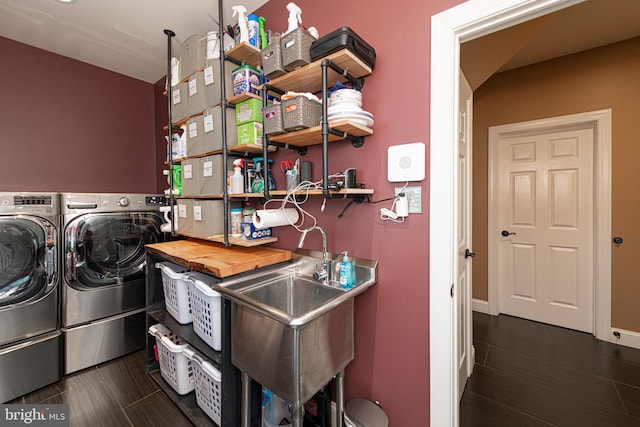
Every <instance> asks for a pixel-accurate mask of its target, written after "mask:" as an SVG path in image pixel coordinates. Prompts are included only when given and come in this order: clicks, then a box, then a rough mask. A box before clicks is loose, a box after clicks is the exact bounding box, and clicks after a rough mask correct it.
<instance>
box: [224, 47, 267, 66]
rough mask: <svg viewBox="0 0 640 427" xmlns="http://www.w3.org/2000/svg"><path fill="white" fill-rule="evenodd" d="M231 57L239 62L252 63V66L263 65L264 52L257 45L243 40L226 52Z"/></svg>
mask: <svg viewBox="0 0 640 427" xmlns="http://www.w3.org/2000/svg"><path fill="white" fill-rule="evenodd" d="M225 55H227V56H228V57H229V58H232V59H235V60H236V61H238V62H242V63H244V64H248V65H251V66H252V67H258V66H260V65H262V54H261V52H260V49H258V48H257V47H255V46H251V45H250V44H249V43H247V42H242V43H240V44H239V45H236V46H234V47H232V48H231V49H229V50H228V51H226V52H225Z"/></svg>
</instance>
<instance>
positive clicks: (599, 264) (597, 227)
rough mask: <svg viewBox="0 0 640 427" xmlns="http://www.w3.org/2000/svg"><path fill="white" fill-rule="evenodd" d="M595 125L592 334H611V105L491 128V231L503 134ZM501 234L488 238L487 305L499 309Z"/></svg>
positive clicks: (492, 311)
mask: <svg viewBox="0 0 640 427" xmlns="http://www.w3.org/2000/svg"><path fill="white" fill-rule="evenodd" d="M569 126H572V127H587V126H589V127H592V128H593V142H594V152H593V155H594V164H593V167H594V178H595V179H594V194H593V203H594V233H593V238H594V241H593V256H594V258H595V259H594V261H595V262H594V275H593V279H594V280H593V309H594V312H593V334H594V335H595V336H596V338H598V339H601V340H606V341H608V340H609V336H610V334H611V245H610V244H608V242H609V239H610V238H611V132H612V130H611V109H606V110H598V111H590V112H585V113H578V114H569V115H565V116H558V117H550V118H545V119H539V120H531V121H526V122H520V123H512V124H507V125H501V126H492V127H490V128H489V192H488V199H489V210H488V218H489V223H488V228H487V232H488V235H489V236H497V235H498V234H497V233H498V232H499V231H498V230H499V229H500V224H499V223H498V216H497V214H498V207H497V206H498V202H499V201H498V199H499V195H498V191H497V177H496V173H497V167H498V158H497V156H498V155H499V154H498V152H499V150H498V147H497V145H498V141H499V139H500V138H501V137H502V136H503V135H507V134H508V135H509V136H512V135H518V134H520V133H528V132H536V131H547V130H554V129H560V128H564V127H569ZM498 250H499V243H498V241H497V239H492V238H489V239H488V254H487V256H488V299H489V301H488V311H489V314H492V315H498V314H499V313H500V297H499V292H500V290H499V288H498V280H497V279H498V273H499V270H498Z"/></svg>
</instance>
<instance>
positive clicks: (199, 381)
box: [186, 350, 222, 425]
mask: <svg viewBox="0 0 640 427" xmlns="http://www.w3.org/2000/svg"><path fill="white" fill-rule="evenodd" d="M186 354H187V356H188V357H189V359H191V363H192V365H193V370H194V374H195V391H196V403H197V404H198V406H199V407H200V408H201V409H202V410H203V411H204V412H205V413H206V414H207V415H208V416H209V418H211V419H212V420H213V421H214V422H215V423H216V424H218V425H220V421H221V420H220V418H221V416H222V374H221V373H220V371H219V370H217V369H216V367H215V366H213V364H212V363H211V362H210V361H209V360H208V359H206V358H205V357H204V356H202V355H200V354H199V353H196V352H195V351H192V350H188V351H186Z"/></svg>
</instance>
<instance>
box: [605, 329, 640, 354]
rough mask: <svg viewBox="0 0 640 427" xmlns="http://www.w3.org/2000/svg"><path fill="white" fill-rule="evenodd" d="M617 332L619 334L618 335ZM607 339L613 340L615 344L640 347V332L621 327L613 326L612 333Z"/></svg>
mask: <svg viewBox="0 0 640 427" xmlns="http://www.w3.org/2000/svg"><path fill="white" fill-rule="evenodd" d="M617 334H620V335H619V338H618V336H616V335H617ZM606 341H609V342H612V343H614V344H620V345H624V346H626V347H632V348H638V349H640V333H638V332H634V331H625V330H624V329H620V328H613V327H612V328H611V334H609V339H607V340H606Z"/></svg>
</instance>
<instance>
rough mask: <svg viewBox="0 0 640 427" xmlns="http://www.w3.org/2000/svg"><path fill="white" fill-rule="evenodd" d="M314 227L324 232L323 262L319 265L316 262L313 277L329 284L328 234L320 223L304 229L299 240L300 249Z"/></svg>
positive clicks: (321, 232)
mask: <svg viewBox="0 0 640 427" xmlns="http://www.w3.org/2000/svg"><path fill="white" fill-rule="evenodd" d="M313 229H317V230H318V231H319V232H320V234H322V264H321V265H320V266H319V268H318V265H317V264H316V271H314V273H313V278H314V279H315V280H317V281H319V282H320V281H321V282H322V283H323V284H325V285H328V284H329V261H328V259H327V234H326V233H325V232H324V230H323V229H322V227H320V226H319V225H316V226H313V227H311V228H307V229H305V230H303V231H302V236H300V241H299V242H298V249H300V248H301V247H302V245H303V244H304V239H305V238H306V237H307V233H308V232H309V231H311V230H313Z"/></svg>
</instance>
